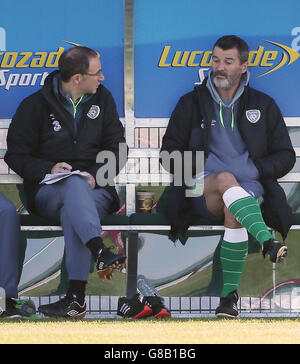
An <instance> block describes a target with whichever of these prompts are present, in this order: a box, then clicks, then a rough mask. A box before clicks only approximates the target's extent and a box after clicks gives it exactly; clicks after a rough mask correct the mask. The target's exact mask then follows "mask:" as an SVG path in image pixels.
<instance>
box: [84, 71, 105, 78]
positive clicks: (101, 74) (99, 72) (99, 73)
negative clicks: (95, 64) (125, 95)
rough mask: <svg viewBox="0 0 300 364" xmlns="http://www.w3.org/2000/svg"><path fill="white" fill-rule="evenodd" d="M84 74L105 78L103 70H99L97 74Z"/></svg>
mask: <svg viewBox="0 0 300 364" xmlns="http://www.w3.org/2000/svg"><path fill="white" fill-rule="evenodd" d="M84 74H85V75H88V76H96V77H99V76H103V73H102V70H99V71H98V72H96V73H84Z"/></svg>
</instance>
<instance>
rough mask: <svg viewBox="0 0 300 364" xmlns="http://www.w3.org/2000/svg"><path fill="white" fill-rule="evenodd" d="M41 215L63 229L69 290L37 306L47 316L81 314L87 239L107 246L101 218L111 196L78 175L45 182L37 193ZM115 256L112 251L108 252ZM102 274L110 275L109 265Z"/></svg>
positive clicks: (87, 265) (87, 262)
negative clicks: (60, 298) (56, 222)
mask: <svg viewBox="0 0 300 364" xmlns="http://www.w3.org/2000/svg"><path fill="white" fill-rule="evenodd" d="M36 206H37V210H38V212H39V214H40V215H42V216H44V217H47V218H50V219H52V220H58V221H59V222H60V223H61V224H62V226H63V230H64V238H65V245H66V267H67V271H68V276H69V290H68V293H67V296H66V298H65V299H63V300H61V301H59V302H56V303H54V304H50V305H43V306H40V307H39V311H40V312H42V313H44V314H45V315H47V316H64V317H66V316H72V317H79V318H80V317H83V316H84V314H85V303H84V297H85V286H86V283H87V281H88V274H89V269H90V262H91V252H92V253H94V251H93V250H94V249H90V247H89V245H90V244H89V243H90V242H92V243H93V244H92V245H93V248H95V247H96V248H97V249H96V252H99V249H100V251H101V249H102V250H106V249H107V248H106V247H105V246H104V244H103V242H102V239H101V231H102V228H101V220H102V218H103V217H104V216H106V215H107V214H108V213H109V212H110V206H111V197H110V195H109V194H108V193H107V192H106V191H104V190H101V189H95V190H92V189H91V188H90V186H89V184H88V183H87V182H86V181H85V180H84V179H83V178H81V177H78V176H73V177H70V178H68V179H67V180H65V181H63V183H59V184H55V185H49V186H44V187H42V189H41V190H40V191H39V193H38V195H37V196H36ZM110 254H111V256H112V257H113V258H114V257H115V255H114V254H112V253H110ZM108 273H109V274H108V275H107V276H105V278H108V279H110V278H112V269H111V270H110V271H109V272H108Z"/></svg>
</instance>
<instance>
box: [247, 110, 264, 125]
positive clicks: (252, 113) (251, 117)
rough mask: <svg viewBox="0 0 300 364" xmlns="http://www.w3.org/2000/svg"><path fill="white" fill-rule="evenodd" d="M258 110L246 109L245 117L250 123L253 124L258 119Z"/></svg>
mask: <svg viewBox="0 0 300 364" xmlns="http://www.w3.org/2000/svg"><path fill="white" fill-rule="evenodd" d="M260 115H261V114H260V110H247V111H246V117H247V119H248V121H250V123H252V124H255V123H257V122H258V121H259V119H260Z"/></svg>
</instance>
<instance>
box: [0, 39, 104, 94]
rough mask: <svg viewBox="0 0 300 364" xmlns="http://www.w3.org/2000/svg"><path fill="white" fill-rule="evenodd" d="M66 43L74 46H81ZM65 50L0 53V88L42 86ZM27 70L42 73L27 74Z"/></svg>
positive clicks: (60, 48)
mask: <svg viewBox="0 0 300 364" xmlns="http://www.w3.org/2000/svg"><path fill="white" fill-rule="evenodd" d="M64 42H65V43H68V44H71V45H74V46H79V45H80V44H76V43H72V42H68V41H64ZM0 49H1V48H0ZM2 49H3V48H2ZM64 50H65V49H64V48H63V47H59V48H58V49H57V50H56V51H51V52H46V51H37V52H28V51H19V52H12V51H0V87H3V88H4V90H6V91H9V90H10V89H11V88H12V87H16V86H19V87H24V86H27V87H28V86H37V85H39V86H42V85H43V84H44V81H45V79H46V77H47V76H48V74H49V73H48V72H47V70H48V69H50V70H52V69H54V68H57V67H58V61H59V58H60V56H61V55H62V53H63V52H64ZM99 56H100V55H99ZM24 70H25V72H24ZM27 70H28V71H37V70H38V71H40V72H27ZM12 71H14V72H12Z"/></svg>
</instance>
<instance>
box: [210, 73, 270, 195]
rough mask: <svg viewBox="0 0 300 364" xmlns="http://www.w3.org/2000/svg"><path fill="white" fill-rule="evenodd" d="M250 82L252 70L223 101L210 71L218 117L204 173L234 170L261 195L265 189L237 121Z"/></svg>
mask: <svg viewBox="0 0 300 364" xmlns="http://www.w3.org/2000/svg"><path fill="white" fill-rule="evenodd" d="M248 82H249V72H247V73H246V74H244V75H243V76H242V79H241V82H240V86H239V88H238V89H237V91H236V93H235V95H234V98H233V99H232V100H222V99H221V98H220V96H219V94H218V92H217V91H216V89H215V87H214V84H213V81H212V79H211V72H210V73H209V77H208V81H207V85H206V86H207V88H208V90H209V91H210V94H211V96H212V98H213V100H214V111H215V118H214V120H213V121H212V124H211V133H210V154H209V156H208V158H207V160H206V163H205V167H204V173H205V176H208V175H209V174H212V173H218V172H225V171H226V172H230V173H232V174H233V175H234V176H235V178H236V179H237V181H238V182H239V183H240V185H241V186H242V187H243V188H244V189H245V190H246V191H247V192H249V193H250V194H252V195H253V196H255V197H256V198H258V197H261V196H262V195H263V193H264V190H263V187H262V185H261V184H260V182H259V181H258V178H259V173H258V170H257V168H256V167H255V165H254V163H253V161H252V160H251V158H250V157H249V153H248V151H247V147H246V145H245V143H244V141H243V139H242V138H241V135H240V133H239V130H238V127H237V123H236V120H237V111H238V103H239V98H240V96H241V95H242V94H243V92H244V88H245V86H246V85H247V84H248Z"/></svg>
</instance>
